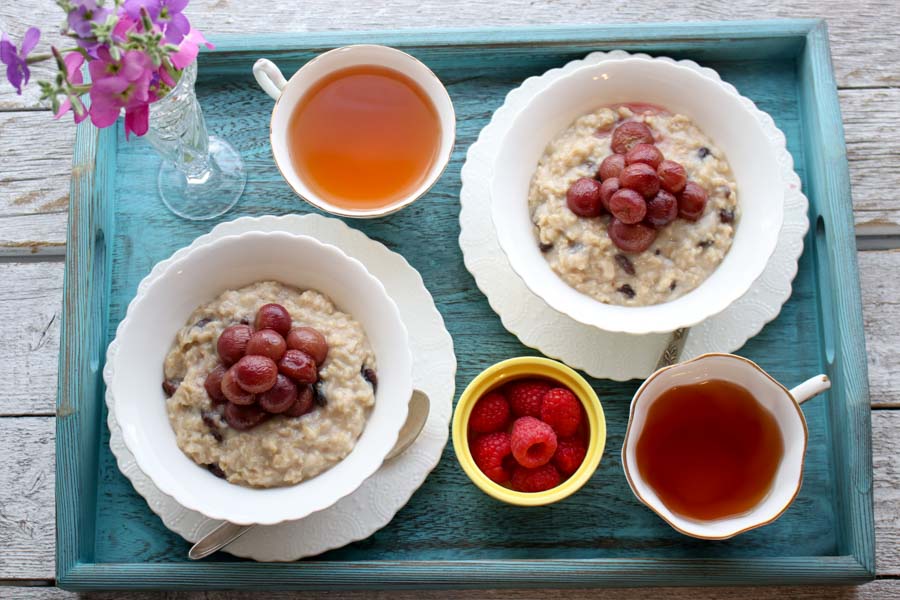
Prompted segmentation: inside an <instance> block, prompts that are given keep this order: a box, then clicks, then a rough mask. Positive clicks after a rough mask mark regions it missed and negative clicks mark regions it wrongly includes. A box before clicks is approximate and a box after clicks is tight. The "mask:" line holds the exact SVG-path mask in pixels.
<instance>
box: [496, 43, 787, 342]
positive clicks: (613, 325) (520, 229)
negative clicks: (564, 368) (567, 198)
mask: <svg viewBox="0 0 900 600" xmlns="http://www.w3.org/2000/svg"><path fill="white" fill-rule="evenodd" d="M742 100H743V99H742V98H741V97H740V96H739V95H738V94H737V93H736V92H734V91H733V88H732V89H731V90H729V89H728V88H726V87H724V86H722V85H720V84H719V83H718V82H716V81H714V80H711V79H709V78H708V77H704V76H703V75H702V74H700V73H698V72H697V71H695V70H694V69H691V68H689V67H687V66H684V65H681V64H678V63H674V62H670V61H661V60H654V59H652V58H649V57H640V56H622V57H609V58H607V59H606V60H602V61H599V62H595V63H592V64H586V65H583V66H581V67H580V68H576V69H574V70H573V71H571V72H570V73H568V74H566V75H565V76H562V77H559V78H557V79H556V80H554V81H552V82H551V83H550V84H548V85H547V86H545V87H544V88H543V89H541V90H539V91H537V92H536V93H535V94H533V95H532V96H531V97H530V99H529V100H528V101H526V102H525V103H524V105H523V106H522V107H521V109H520V111H519V112H518V114H517V115H516V116H515V117H514V118H513V121H512V123H511V125H510V127H509V128H507V129H506V130H505V132H504V133H503V135H502V137H501V139H500V141H499V144H498V146H497V152H496V155H495V160H494V163H493V175H492V179H491V186H490V189H491V215H492V219H493V222H494V227H495V228H496V230H497V238H498V240H499V242H500V247H501V248H502V249H503V250H504V252H505V253H506V255H507V257H508V259H509V263H510V265H511V266H512V268H513V270H515V271H516V273H517V274H518V275H519V276H520V277H521V278H522V280H523V281H524V282H525V285H527V286H528V288H529V289H531V291H532V292H534V293H535V294H537V295H538V296H540V297H541V298H542V299H543V300H544V301H545V302H546V303H547V304H548V305H549V306H550V307H552V308H554V309H556V310H558V311H560V312H562V313H565V314H566V315H569V316H570V317H572V318H573V319H575V320H576V321H580V322H581V323H584V324H587V325H592V326H594V327H599V328H601V329H603V330H605V331H613V332H624V333H632V334H646V333H660V332H669V331H673V330H675V329H677V328H679V327H689V326H691V325H695V324H697V323H699V322H701V321H702V320H704V319H706V318H708V317H710V316H712V315H715V314H717V313H719V312H721V311H723V310H724V309H725V308H727V307H728V306H729V305H730V304H731V303H732V302H734V301H735V300H737V299H738V298H740V297H741V296H742V295H743V294H744V293H745V292H746V291H747V290H748V289H750V286H751V285H752V284H753V282H754V281H756V279H757V278H758V277H759V276H760V274H762V272H763V269H765V266H766V263H767V262H768V260H769V257H770V256H771V255H772V252H773V251H774V250H775V246H776V244H777V242H778V232H779V230H780V229H781V223H782V217H783V213H784V192H783V184H782V181H781V179H780V178H779V177H778V173H779V164H778V160H777V156H776V152H775V149H774V148H773V147H772V145H771V144H770V142H769V138H768V136H767V135H766V133H765V131H764V129H763V127H762V125H761V124H760V122H759V120H758V119H757V118H756V116H755V114H754V112H753V110H751V109H749V108H748V107H747V106H746V104H745V103H744V102H743V101H742ZM622 102H647V103H650V104H656V105H659V106H663V107H665V108H667V109H669V110H670V111H672V112H675V113H680V114H684V115H687V116H688V117H690V118H691V119H692V120H693V121H694V122H695V123H696V124H697V125H698V126H699V128H700V129H701V130H702V131H703V132H704V133H705V134H706V135H708V136H709V137H710V138H712V140H713V141H714V142H715V143H716V145H717V146H718V147H719V148H721V149H722V151H723V152H724V153H725V156H726V157H727V159H728V161H729V163H730V165H731V168H732V172H733V173H734V177H735V180H736V182H737V186H738V201H739V203H740V207H741V216H740V220H739V221H738V225H737V228H736V231H735V236H734V241H733V243H732V246H731V249H730V250H729V252H728V254H726V255H725V258H724V259H723V261H722V263H721V264H720V265H719V267H718V268H717V269H716V270H715V271H713V273H712V274H710V276H709V277H708V278H707V279H706V280H705V281H704V282H703V283H702V284H700V286H698V287H697V288H696V289H694V290H692V291H691V292H689V293H687V294H685V295H684V296H681V297H680V298H677V299H675V300H673V301H671V302H666V303H663V304H657V305H652V306H640V307H625V306H614V305H609V304H603V303H601V302H597V301H596V300H594V299H593V298H591V297H590V296H587V295H585V294H582V293H581V292H578V291H577V290H575V289H574V288H572V287H570V286H569V285H568V284H567V283H566V282H564V281H563V280H562V279H561V278H559V277H558V276H557V275H556V274H555V273H554V272H553V270H552V269H551V268H550V266H549V264H548V263H547V261H546V260H545V259H544V257H543V256H542V254H541V252H540V250H539V248H538V245H537V242H536V240H535V236H534V225H533V224H532V221H531V216H530V214H529V210H528V202H527V198H528V188H529V184H530V182H531V177H532V175H533V173H534V170H535V168H536V166H537V162H538V159H539V158H540V157H541V155H542V154H543V153H544V149H545V147H546V146H547V143H548V142H549V141H550V140H551V139H552V138H553V137H554V136H555V135H556V134H558V133H559V132H560V131H562V130H563V129H565V128H566V127H568V126H569V125H570V124H571V123H572V121H574V120H575V119H576V118H577V117H579V116H581V115H583V114H586V113H588V112H590V111H592V110H594V109H596V108H597V107H599V106H604V105H609V104H616V103H622Z"/></svg>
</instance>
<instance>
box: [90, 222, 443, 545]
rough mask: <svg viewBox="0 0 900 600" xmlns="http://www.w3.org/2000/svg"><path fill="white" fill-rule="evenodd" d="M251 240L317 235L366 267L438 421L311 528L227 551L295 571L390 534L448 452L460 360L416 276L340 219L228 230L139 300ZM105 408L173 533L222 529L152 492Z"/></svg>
mask: <svg viewBox="0 0 900 600" xmlns="http://www.w3.org/2000/svg"><path fill="white" fill-rule="evenodd" d="M246 231H287V232H290V233H296V234H305V235H310V236H312V237H315V238H316V239H318V240H320V241H322V242H325V243H328V244H332V245H334V246H337V247H339V248H340V249H341V250H343V251H344V252H345V253H346V254H348V255H349V256H351V257H353V258H356V259H357V260H359V261H360V262H362V263H363V264H364V265H365V266H366V268H367V269H368V270H369V272H370V273H372V275H374V276H375V277H376V278H377V279H379V280H380V281H381V282H382V284H383V285H384V287H385V288H386V289H387V291H388V294H389V295H390V296H391V297H392V298H393V299H394V301H395V302H396V303H397V306H398V308H399V309H400V314H401V317H402V319H403V322H404V324H405V325H406V327H407V329H408V330H409V338H410V346H411V351H412V354H413V385H414V386H415V387H416V388H417V389H420V390H422V391H424V392H425V393H426V394H428V396H429V398H430V400H431V412H430V413H429V415H428V420H427V421H426V423H425V427H424V429H423V430H422V433H421V434H420V435H419V438H418V439H417V440H416V442H415V443H414V444H413V445H412V446H411V447H410V448H409V449H408V450H407V451H406V452H404V453H403V454H402V455H401V456H399V457H397V458H396V459H394V460H392V461H390V462H389V463H387V464H385V465H383V466H382V467H381V468H380V469H379V470H378V471H377V472H376V473H375V474H374V475H372V476H371V477H370V478H369V479H367V480H366V481H365V482H364V483H363V484H362V485H361V486H360V487H359V489H357V490H356V491H355V492H354V493H353V494H351V495H349V496H347V497H345V498H343V499H342V500H340V501H338V502H337V503H336V504H334V505H333V506H331V507H330V508H327V509H325V510H323V511H320V512H317V513H313V514H312V515H310V516H308V517H306V518H305V519H301V520H299V521H290V522H286V523H281V524H278V525H271V526H265V527H263V526H257V527H255V528H254V529H253V530H251V531H249V532H247V533H246V534H245V535H243V536H242V537H241V538H240V539H238V540H236V541H235V542H233V543H232V544H230V545H229V546H227V547H226V548H225V549H224V551H226V552H229V553H230V554H234V555H235V556H240V557H244V558H251V559H254V560H259V561H292V560H297V559H300V558H303V557H306V556H313V555H316V554H321V553H322V552H325V551H327V550H333V549H335V548H340V547H341V546H345V545H347V544H349V543H352V542H355V541H358V540H361V539H364V538H367V537H369V536H370V535H372V534H373V533H375V532H376V531H378V530H379V529H381V528H382V527H384V526H385V525H387V524H388V523H389V522H390V521H391V519H393V517H394V515H395V514H396V513H397V512H398V511H399V510H400V509H401V508H402V507H403V506H404V505H406V503H407V502H408V501H409V499H410V498H411V497H412V494H413V492H415V491H416V490H417V489H418V488H419V487H420V486H421V485H422V484H423V483H424V482H425V478H426V477H427V476H428V474H429V473H430V472H431V471H432V470H433V469H434V467H435V466H437V463H438V461H439V460H440V458H441V454H442V453H443V450H444V447H445V446H446V444H447V438H448V434H449V425H450V415H451V412H452V406H453V396H454V393H455V388H454V385H455V375H456V356H455V355H454V352H453V340H452V339H451V337H450V334H449V333H448V332H447V329H446V327H445V326H444V320H443V318H442V317H441V314H440V313H439V312H438V311H437V308H436V307H435V305H434V300H433V299H432V298H431V294H429V292H428V290H427V289H426V288H425V285H424V283H423V281H422V277H421V276H420V275H419V273H418V271H416V270H415V269H414V268H412V266H410V264H409V263H408V262H406V260H405V259H404V258H403V257H402V256H400V255H399V254H397V253H395V252H392V251H390V250H388V249H387V248H386V247H385V246H383V245H382V244H380V243H378V242H375V241H374V240H371V239H369V238H368V237H366V235H365V234H363V233H362V232H360V231H357V230H355V229H351V228H350V227H348V226H347V225H345V224H344V223H343V222H342V221H339V220H337V219H329V218H326V217H322V216H319V215H315V214H309V215H303V216H300V215H288V216H283V217H274V216H266V217H259V218H251V217H242V218H239V219H236V220H234V221H230V222H228V223H222V224H220V225H218V226H217V227H215V228H214V229H213V230H212V231H211V232H210V233H208V234H206V235H203V236H200V237H199V238H197V239H196V240H194V242H193V243H192V244H191V245H190V246H189V247H187V248H183V249H181V250H179V251H178V252H176V253H175V254H173V255H172V257H171V258H169V259H167V260H164V261H161V262H160V263H157V265H156V266H154V267H153V269H152V270H151V272H150V274H149V275H147V277H145V278H144V280H143V281H142V282H141V283H140V285H138V290H137V294H138V295H139V294H142V293H144V290H145V289H146V286H147V285H148V284H149V283H150V282H151V281H152V280H153V279H155V278H156V277H159V276H160V274H161V273H162V272H164V271H165V269H166V268H167V267H168V265H169V264H170V263H171V262H172V261H175V260H177V259H178V258H179V257H180V256H182V255H183V254H184V253H185V252H187V251H188V250H190V249H192V248H195V247H197V246H200V245H204V244H208V243H210V242H211V241H213V240H215V239H218V238H220V237H223V236H226V235H234V234H237V233H243V232H246ZM109 352H110V355H114V354H115V352H116V348H115V347H113V346H111V347H110V350H109ZM112 364H114V360H108V362H107V368H112V367H111V366H110V365H112ZM108 405H109V406H110V412H109V418H108V419H107V421H108V424H109V429H110V449H111V450H112V452H113V455H115V457H116V460H117V462H118V466H119V470H121V471H122V473H123V474H124V475H125V476H126V477H127V478H128V479H129V480H131V483H132V485H134V488H135V490H137V492H138V493H139V494H141V495H142V496H143V497H144V498H145V499H146V500H147V504H148V505H149V506H150V509H151V510H152V511H153V512H155V513H156V514H157V515H159V517H160V518H161V519H162V521H163V523H164V524H165V526H166V527H168V528H169V529H171V530H172V531H174V532H176V533H178V534H179V535H181V536H182V537H184V538H185V539H187V540H188V541H190V542H195V541H197V540H199V539H200V538H201V537H203V536H204V535H206V533H208V532H209V531H211V530H212V529H213V528H214V527H215V526H216V525H218V523H219V521H214V520H211V519H207V518H206V517H204V516H203V515H201V514H200V513H198V512H195V511H191V510H188V509H186V508H184V507H182V506H181V505H179V504H178V503H177V502H176V501H175V500H174V499H172V498H171V497H170V496H167V495H165V494H163V493H162V492H161V491H160V490H159V489H158V488H157V487H156V486H155V485H154V484H153V482H152V481H151V480H150V478H149V477H147V476H146V475H145V474H144V473H143V472H142V471H141V470H140V469H139V468H138V466H137V464H136V462H135V460H134V456H133V455H132V454H131V453H130V452H129V451H128V449H127V448H126V447H125V444H124V441H123V439H122V431H121V428H120V427H119V424H118V422H117V421H116V417H115V412H114V411H113V410H112V408H111V407H112V406H113V405H114V404H113V403H108Z"/></svg>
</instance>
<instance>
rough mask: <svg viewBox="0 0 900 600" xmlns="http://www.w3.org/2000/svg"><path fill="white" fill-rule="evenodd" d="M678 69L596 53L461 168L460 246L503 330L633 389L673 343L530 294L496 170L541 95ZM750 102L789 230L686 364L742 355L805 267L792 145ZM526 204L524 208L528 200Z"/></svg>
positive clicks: (529, 83) (517, 93)
mask: <svg viewBox="0 0 900 600" xmlns="http://www.w3.org/2000/svg"><path fill="white" fill-rule="evenodd" d="M630 56H634V57H642V58H645V59H648V60H661V61H668V62H676V61H673V60H672V59H670V58H665V57H658V58H651V57H649V56H647V55H645V54H635V55H632V54H629V53H627V52H623V51H620V50H617V51H613V52H594V53H591V54H589V55H588V56H587V57H585V58H584V59H580V60H575V61H572V62H570V63H568V64H567V65H565V66H564V67H562V68H558V69H551V70H549V71H547V72H546V73H544V74H543V75H540V76H537V77H530V78H528V79H526V80H525V81H524V82H523V83H522V85H521V86H519V87H518V88H516V89H514V90H512V91H511V92H510V93H509V94H508V95H507V96H506V102H505V103H504V104H503V106H501V107H500V108H498V109H497V111H496V112H495V113H494V116H493V117H492V118H491V121H490V123H488V125H487V126H485V128H484V129H482V130H481V133H480V135H479V136H478V140H477V141H476V142H475V143H474V144H472V146H471V147H470V148H469V151H468V154H467V155H466V162H465V164H464V165H463V168H462V173H461V177H462V190H461V192H460V202H461V205H462V208H461V210H460V216H459V221H460V227H461V232H460V236H459V245H460V247H461V248H462V251H463V257H464V260H465V264H466V268H467V269H468V270H469V272H470V273H472V276H473V277H474V278H475V282H476V284H477V285H478V287H479V289H481V291H482V292H484V294H485V296H487V299H488V302H489V303H490V305H491V308H493V309H494V312H496V313H497V314H498V315H499V316H500V319H501V321H502V322H503V326H504V327H505V328H506V329H507V330H508V331H509V332H510V333H512V334H514V335H516V336H517V337H518V338H519V340H520V341H521V342H522V343H523V344H525V345H526V346H530V347H532V348H536V349H538V350H540V351H541V352H543V353H544V354H546V355H547V356H550V357H553V358H557V359H559V360H561V361H563V362H564V363H566V364H568V365H570V366H572V367H574V368H576V369H580V370H583V371H585V372H586V373H588V374H589V375H591V376H593V377H597V378H601V379H614V380H617V381H624V380H627V379H635V378H644V377H647V376H648V375H649V374H650V373H652V372H653V370H654V369H655V367H656V362H657V359H658V358H659V355H660V353H661V352H662V350H663V349H664V348H665V345H666V342H667V339H668V337H669V336H668V334H648V335H629V334H625V333H613V332H608V331H603V330H601V329H597V328H594V327H590V326H587V325H584V324H582V323H579V322H578V321H575V320H574V319H572V318H571V317H568V316H566V315H563V314H562V313H559V312H557V311H555V310H553V309H552V308H550V307H549V306H548V305H547V304H546V303H545V302H544V301H543V300H542V299H541V298H539V297H538V296H537V295H535V294H534V293H532V292H531V290H529V289H528V287H526V285H525V283H524V282H523V281H522V280H521V279H520V278H519V276H518V275H516V273H515V272H514V271H513V269H512V267H511V266H510V264H509V261H508V260H507V258H506V255H505V254H504V253H503V251H502V249H501V248H500V245H499V243H498V241H497V232H496V230H495V229H494V226H493V223H492V220H491V194H490V192H491V169H492V165H493V164H494V158H495V156H496V153H497V149H498V147H499V144H500V140H501V139H502V138H503V136H504V134H505V132H506V131H507V130H508V128H509V127H510V126H511V124H512V122H513V121H514V119H515V117H516V115H517V114H518V113H519V111H521V110H522V107H524V106H525V105H526V104H527V102H528V101H529V100H530V99H531V98H532V97H533V96H534V95H535V94H537V93H538V92H539V91H540V90H542V89H544V88H545V87H546V86H548V85H549V84H550V83H552V82H553V81H556V80H557V79H558V78H560V77H563V76H565V75H568V74H569V73H571V72H572V71H574V70H575V69H578V68H580V67H583V66H585V65H589V64H597V63H600V62H602V61H604V60H613V59H622V58H626V57H630ZM677 63H678V64H679V65H682V66H685V67H688V68H690V69H693V70H695V71H697V72H698V73H700V74H701V75H703V76H704V77H707V78H709V79H711V80H713V81H715V82H717V83H718V84H719V85H722V86H724V87H725V88H726V89H727V90H728V91H729V92H730V93H733V94H736V95H739V94H738V92H737V90H736V89H735V88H734V87H733V86H732V85H731V84H729V83H726V82H724V81H722V80H721V78H720V77H719V75H718V73H716V72H715V71H713V70H712V69H708V68H704V67H701V66H699V65H698V64H697V63H695V62H693V61H689V60H681V61H677ZM740 100H741V102H742V103H743V104H744V105H745V106H746V107H747V109H748V110H750V111H751V112H752V113H753V114H755V115H756V117H757V118H758V119H759V122H760V124H761V125H762V127H763V129H764V130H765V132H766V135H767V137H768V138H769V139H770V141H771V143H772V146H773V148H774V149H775V152H776V155H777V160H778V163H779V167H780V170H781V171H780V175H781V179H782V183H783V185H784V221H783V224H782V227H781V231H780V234H779V237H778V244H777V246H776V248H775V252H774V254H773V255H772V258H771V259H770V260H769V262H768V264H767V265H766V268H765V271H764V272H763V274H762V275H761V276H760V277H759V279H757V280H756V282H755V283H754V284H753V286H752V287H751V288H750V290H749V291H748V292H747V293H746V294H744V295H743V296H741V298H739V299H738V300H736V301H735V302H734V303H732V304H731V305H730V306H729V307H728V308H727V309H725V310H724V311H722V312H721V313H719V314H717V315H715V316H713V317H710V318H709V319H707V320H705V321H703V322H702V323H700V324H698V325H695V326H694V327H692V328H691V331H690V335H689V336H688V339H687V343H686V345H685V348H684V350H683V352H682V359H685V360H686V359H689V358H693V357H695V356H699V355H700V354H703V353H704V352H734V351H735V350H737V349H738V348H740V347H741V346H743V345H744V344H745V343H746V342H747V340H748V339H750V338H751V337H753V336H754V335H756V334H757V333H759V332H760V330H761V329H762V328H763V326H764V325H765V324H766V323H768V322H769V321H771V320H772V319H774V318H775V317H776V316H778V313H779V312H780V311H781V307H782V305H784V303H785V302H786V301H787V299H788V298H789V297H790V295H791V282H792V281H793V279H794V276H795V275H796V274H797V260H798V259H799V257H800V254H801V253H802V252H803V237H804V235H805V234H806V232H807V230H808V229H809V220H808V218H807V216H806V211H807V208H808V202H807V199H806V196H804V195H803V193H802V191H801V190H800V178H799V177H798V176H797V174H796V173H795V172H794V163H793V159H792V158H791V155H790V153H788V151H787V148H786V145H785V137H784V134H783V133H782V132H781V131H780V130H779V129H778V127H776V126H775V122H774V121H773V120H772V117H770V116H769V115H768V114H766V113H764V112H763V111H761V110H759V109H758V108H757V107H756V105H754V104H753V102H752V101H751V100H749V99H748V98H745V97H743V96H740ZM523 201H524V200H523Z"/></svg>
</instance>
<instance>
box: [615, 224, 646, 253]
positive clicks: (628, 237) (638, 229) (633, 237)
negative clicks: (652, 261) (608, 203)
mask: <svg viewBox="0 0 900 600" xmlns="http://www.w3.org/2000/svg"><path fill="white" fill-rule="evenodd" d="M608 231H609V238H610V239H611V240H612V241H613V243H614V244H615V245H616V246H617V247H618V248H619V249H620V250H623V251H625V252H643V251H644V250H646V249H647V248H649V247H650V246H651V245H652V244H653V241H654V240H655V239H656V230H655V229H653V228H652V227H649V226H648V225H644V224H643V223H636V224H634V225H629V224H627V223H623V222H622V221H620V220H619V219H616V218H613V219H612V220H611V221H610V222H609V230H608Z"/></svg>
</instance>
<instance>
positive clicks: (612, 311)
mask: <svg viewBox="0 0 900 600" xmlns="http://www.w3.org/2000/svg"><path fill="white" fill-rule="evenodd" d="M757 114H758V111H757V110H756V109H755V107H754V106H753V105H752V103H751V102H750V101H749V100H747V99H746V98H743V97H741V96H740V95H738V94H737V93H736V91H735V90H734V88H731V87H730V86H728V85H727V84H724V83H722V82H720V81H716V80H714V79H710V78H707V77H705V76H703V75H701V74H699V73H697V72H696V71H694V70H693V69H691V68H688V67H686V66H682V65H679V64H678V63H676V62H674V61H671V60H668V59H653V58H650V57H646V56H627V55H626V56H619V57H609V58H606V59H603V60H601V61H599V62H597V63H594V64H588V65H585V66H583V67H580V68H578V69H576V70H574V71H572V72H571V73H569V74H568V75H566V76H564V77H561V78H559V79H557V80H556V81H554V82H553V83H551V84H550V85H548V86H546V87H545V88H543V89H542V90H540V91H538V92H537V93H535V94H534V96H533V98H532V99H531V100H530V101H529V102H528V103H527V104H525V106H524V107H523V108H522V109H521V110H520V112H519V113H518V114H517V115H516V116H515V118H514V120H513V125H512V126H511V127H510V129H509V130H508V131H507V132H506V133H505V135H504V137H503V138H502V140H501V141H500V143H499V146H498V152H497V154H496V156H495V162H494V165H493V171H492V174H491V182H490V189H491V216H492V220H493V223H494V226H495V228H496V231H497V237H498V241H499V244H500V247H501V248H502V249H503V251H504V253H505V254H506V256H507V258H508V259H509V262H510V265H511V266H512V268H513V270H514V271H515V272H516V273H517V274H518V275H519V276H520V277H521V278H522V280H523V281H524V283H525V284H526V285H527V286H528V287H529V289H531V290H532V291H533V292H534V293H535V294H536V295H538V296H540V297H541V298H542V299H543V300H544V301H545V302H546V303H547V304H548V306H549V307H551V308H553V309H555V310H557V311H559V312H562V313H564V314H567V315H568V316H570V317H572V318H573V319H575V320H577V321H580V322H582V323H585V324H588V325H592V326H596V327H599V328H601V329H604V330H607V331H616V332H624V333H633V334H644V333H662V332H668V331H673V330H674V329H677V328H679V327H687V326H691V325H694V324H696V323H698V322H700V321H702V320H704V319H705V318H707V317H709V316H712V315H714V314H716V313H718V312H720V311H722V310H724V309H725V308H726V307H727V306H728V305H729V304H731V303H732V302H733V301H734V300H736V299H737V298H739V297H740V296H742V295H743V294H744V293H745V292H746V291H747V290H748V289H749V288H750V286H751V285H752V283H753V282H754V281H755V280H756V279H757V278H758V277H759V276H760V275H761V274H762V271H763V269H764V268H765V265H766V263H767V262H768V259H769V257H770V256H771V254H772V252H773V251H774V249H775V245H776V243H777V240H778V233H779V230H780V228H781V222H782V217H783V214H782V213H783V202H784V195H783V190H782V188H781V178H780V175H779V174H780V170H779V169H780V168H779V164H778V161H777V158H776V153H775V149H774V147H773V145H772V142H771V141H770V140H769V139H768V137H767V135H766V133H765V131H764V130H763V128H762V126H761V125H760V122H759V119H758V117H757Z"/></svg>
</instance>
